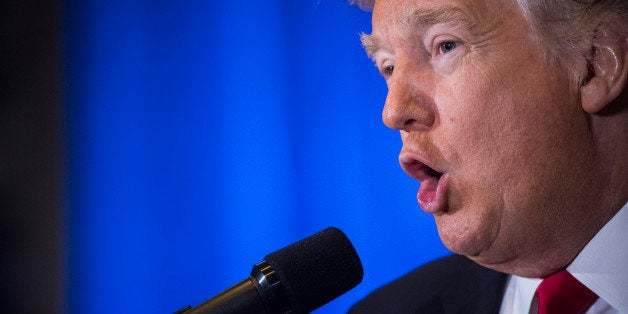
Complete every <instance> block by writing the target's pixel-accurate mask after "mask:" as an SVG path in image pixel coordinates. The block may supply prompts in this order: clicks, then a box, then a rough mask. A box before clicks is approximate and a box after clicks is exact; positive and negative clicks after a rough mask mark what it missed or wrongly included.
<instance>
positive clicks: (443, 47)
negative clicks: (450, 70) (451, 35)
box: [439, 41, 458, 53]
mask: <svg viewBox="0 0 628 314" xmlns="http://www.w3.org/2000/svg"><path fill="white" fill-rule="evenodd" d="M456 47H458V43H457V42H455V41H444V42H442V43H441V44H440V47H439V49H440V52H441V53H448V52H450V51H452V50H454V49H456Z"/></svg>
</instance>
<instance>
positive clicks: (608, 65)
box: [580, 24, 628, 114]
mask: <svg viewBox="0 0 628 314" xmlns="http://www.w3.org/2000/svg"><path fill="white" fill-rule="evenodd" d="M612 26H613V25H608V24H607V25H605V26H604V25H600V28H598V31H597V33H596V36H595V38H594V40H593V47H592V48H593V54H592V58H591V60H589V71H590V72H589V80H588V81H587V82H586V83H584V84H583V85H582V86H581V87H580V95H581V100H582V108H583V109H584V110H585V111H586V112H588V113H591V114H593V113H597V112H599V111H600V110H602V109H604V108H605V107H606V106H607V105H608V104H609V103H610V102H612V101H613V100H614V99H615V98H617V97H618V96H619V95H620V94H621V92H622V91H623V90H624V87H625V86H626V77H628V65H627V64H626V61H627V59H628V38H626V37H625V35H620V34H619V33H618V32H616V31H614V30H613V29H612V28H611V27H612Z"/></svg>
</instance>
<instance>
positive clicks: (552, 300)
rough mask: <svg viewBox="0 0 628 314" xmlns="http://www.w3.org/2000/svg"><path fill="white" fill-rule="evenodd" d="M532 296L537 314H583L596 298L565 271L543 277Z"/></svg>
mask: <svg viewBox="0 0 628 314" xmlns="http://www.w3.org/2000/svg"><path fill="white" fill-rule="evenodd" d="M534 295H535V296H536V297H537V299H538V300H539V314H583V313H585V312H586V311H587V310H588V309H589V308H590V307H591V305H593V303H595V301H596V300H597V298H598V296H597V295H596V294H595V293H594V292H593V291H591V290H589V288H587V287H586V286H585V285H583V284H582V283H580V281H578V280H577V279H576V278H574V277H573V276H572V275H571V274H570V273H568V272H567V271H566V270H561V271H559V272H557V273H555V274H552V275H550V276H548V277H545V279H543V281H542V282H541V284H540V285H539V287H538V288H537V289H536V292H535V293H534Z"/></svg>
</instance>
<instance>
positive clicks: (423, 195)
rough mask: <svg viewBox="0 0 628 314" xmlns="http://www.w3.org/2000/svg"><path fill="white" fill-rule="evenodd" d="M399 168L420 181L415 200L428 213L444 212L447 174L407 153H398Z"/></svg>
mask: <svg viewBox="0 0 628 314" xmlns="http://www.w3.org/2000/svg"><path fill="white" fill-rule="evenodd" d="M399 163H400V165H401V168H403V170H404V171H405V172H406V173H407V174H408V175H410V176H411V177H413V178H415V179H417V180H418V181H419V182H421V186H420V187H419V190H418V192H417V202H418V203H419V206H421V208H422V209H423V210H424V211H426V212H428V213H442V212H445V203H446V200H445V194H446V193H445V192H446V186H447V181H448V180H447V178H448V176H447V174H446V173H443V172H440V171H438V170H436V169H434V168H432V167H430V166H428V165H427V164H425V163H423V162H421V161H419V160H418V159H416V158H414V157H413V156H410V155H409V154H403V153H402V154H400V155H399Z"/></svg>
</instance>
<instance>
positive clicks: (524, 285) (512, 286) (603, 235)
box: [500, 203, 628, 313]
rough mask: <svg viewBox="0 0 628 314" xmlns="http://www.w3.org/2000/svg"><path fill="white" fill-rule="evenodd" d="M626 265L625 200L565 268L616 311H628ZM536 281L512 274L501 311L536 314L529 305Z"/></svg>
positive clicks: (627, 229)
mask: <svg viewBox="0 0 628 314" xmlns="http://www.w3.org/2000/svg"><path fill="white" fill-rule="evenodd" d="M627 267H628V203H626V205H624V207H623V208H622V209H620V210H619V212H617V214H615V216H614V217H613V218H612V219H611V220H610V221H609V222H608V223H606V225H604V227H603V228H602V229H600V231H599V232H598V233H597V234H596V235H595V236H594V237H593V239H591V241H589V243H587V245H586V246H585V247H584V248H583V249H582V251H581V252H580V253H579V254H578V256H576V258H575V259H574V261H573V262H572V263H571V265H569V267H567V271H569V272H570V273H571V274H572V275H573V276H574V277H576V279H578V280H579V281H580V282H582V283H583V284H584V285H585V286H587V287H588V288H589V289H591V290H592V291H593V292H595V294H597V295H598V296H599V297H600V299H602V300H600V301H605V302H606V303H608V304H609V305H611V306H612V307H613V308H614V309H615V310H618V311H619V313H628V268H627ZM539 284H541V279H537V278H524V277H519V276H511V277H510V278H509V280H508V283H507V286H506V291H505V293H504V299H503V302H502V306H501V311H500V312H501V313H536V309H532V311H530V307H531V305H533V304H532V300H533V298H534V292H535V291H536V288H537V287H538V286H539ZM596 305H597V304H596ZM587 313H588V312H587Z"/></svg>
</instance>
